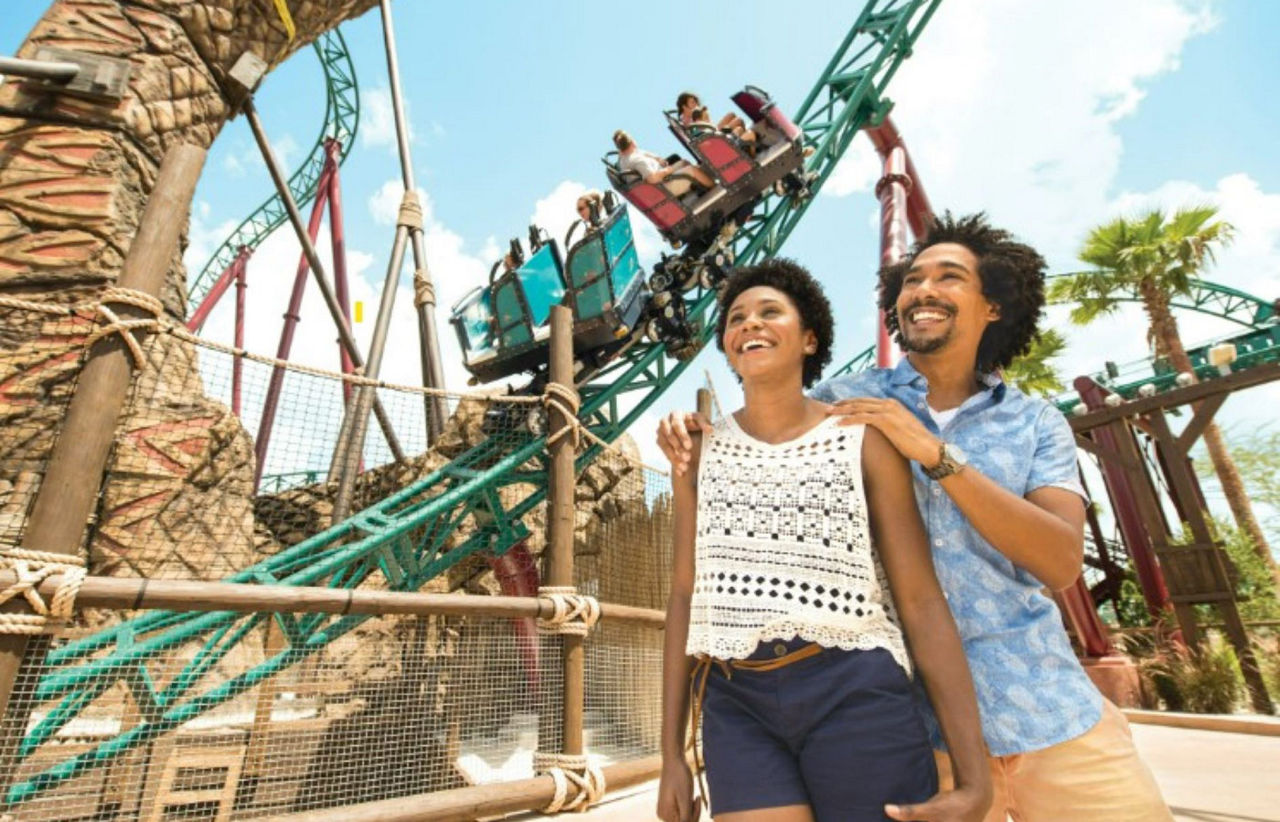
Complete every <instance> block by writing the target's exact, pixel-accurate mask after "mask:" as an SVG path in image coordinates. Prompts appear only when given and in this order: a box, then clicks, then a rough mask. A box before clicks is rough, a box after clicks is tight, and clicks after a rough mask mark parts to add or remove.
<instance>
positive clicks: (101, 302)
mask: <svg viewBox="0 0 1280 822" xmlns="http://www.w3.org/2000/svg"><path fill="white" fill-rule="evenodd" d="M107 303H120V304H122V305H131V306H133V307H134V308H136V309H138V310H140V311H145V312H147V313H148V314H150V316H149V317H138V318H137V319H133V320H124V319H121V318H120V316H119V315H118V314H116V312H114V311H112V310H111V308H110V306H108V305H107ZM95 308H96V309H97V313H98V316H100V317H102V318H103V319H104V320H105V322H103V323H102V324H101V325H99V326H98V327H97V328H95V329H94V330H93V333H91V334H90V335H89V339H88V340H86V341H85V347H86V348H92V347H93V344H94V343H96V342H97V341H98V340H100V339H102V338H103V337H106V336H108V335H110V334H119V335H120V339H121V340H122V341H123V342H124V344H125V346H126V347H127V348H128V349H129V355H130V356H131V357H133V366H134V368H139V369H140V368H142V367H143V366H144V365H146V362H147V361H146V358H145V357H144V355H143V353H142V345H141V344H140V343H139V342H138V338H137V337H135V336H133V334H132V333H131V332H133V331H159V330H160V328H161V321H162V317H161V315H162V314H163V313H164V303H162V302H160V300H158V299H157V298H155V297H153V296H151V295H150V294H148V293H146V292H145V291H135V290H133V289H132V288H108V289H107V290H106V291H104V292H102V296H101V297H100V298H99V299H98V304H97V305H96V306H95Z"/></svg>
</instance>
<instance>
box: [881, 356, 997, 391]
mask: <svg viewBox="0 0 1280 822" xmlns="http://www.w3.org/2000/svg"><path fill="white" fill-rule="evenodd" d="M889 382H890V383H892V384H893V385H914V386H916V387H918V388H926V389H927V388H928V387H929V381H928V380H927V379H925V376H924V375H923V374H921V373H920V372H919V371H917V370H916V367H915V366H914V365H912V364H911V360H910V359H909V358H908V357H903V358H902V359H900V360H898V364H897V365H895V366H894V367H893V370H892V371H891V372H890V374H889ZM978 382H980V383H982V384H983V385H985V386H986V387H987V389H988V390H989V391H990V392H991V397H992V399H993V400H995V401H996V402H1000V401H1001V400H1003V399H1004V393H1005V388H1006V386H1005V382H1004V379H1003V378H1001V376H1000V373H999V372H997V371H991V372H988V373H986V374H979V375H978Z"/></svg>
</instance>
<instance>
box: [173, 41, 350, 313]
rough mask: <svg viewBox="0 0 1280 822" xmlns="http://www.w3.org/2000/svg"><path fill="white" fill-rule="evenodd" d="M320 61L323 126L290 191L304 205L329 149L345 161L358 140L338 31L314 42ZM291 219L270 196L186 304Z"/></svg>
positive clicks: (216, 255) (346, 57)
mask: <svg viewBox="0 0 1280 822" xmlns="http://www.w3.org/2000/svg"><path fill="white" fill-rule="evenodd" d="M312 48H314V49H315V52H316V55H317V56H318V57H319V58H320V68H321V70H322V71H323V72H324V87H325V91H324V124H323V125H322V126H321V127H320V134H319V136H317V137H316V142H315V145H313V146H312V147H311V151H309V152H308V153H307V158H306V159H305V160H303V161H302V165H300V166H298V169H297V170H296V171H294V172H293V176H291V177H290V178H289V191H290V192H291V193H292V194H293V199H294V201H295V202H297V203H298V205H299V207H301V206H302V205H303V204H305V203H308V202H310V201H311V200H312V198H314V197H315V196H316V184H317V183H318V182H319V181H320V170H321V169H322V168H323V167H324V145H325V143H326V142H327V141H328V140H335V141H337V143H338V145H339V147H340V148H339V152H340V153H339V156H338V162H339V163H342V162H345V161H346V159H347V155H348V154H350V153H351V144H352V143H353V142H355V140H354V138H355V136H356V127H357V126H358V125H359V122H360V94H359V89H358V88H357V86H356V70H355V66H354V65H353V64H352V62H351V54H350V52H348V51H347V43H346V41H345V40H343V39H342V35H341V34H340V33H339V32H338V30H337V29H333V30H331V31H327V32H325V33H324V34H322V35H320V36H319V37H317V38H316V41H315V43H313V44H312ZM288 218H289V215H288V214H287V213H286V212H285V210H284V203H283V202H282V201H281V199H280V195H279V194H276V195H275V196H273V197H270V198H269V199H268V200H267V201H266V202H264V203H263V204H262V205H260V206H258V207H257V208H256V209H254V210H253V211H252V212H250V214H249V216H248V217H245V218H244V221H243V222H241V223H240V225H238V226H237V227H236V229H235V231H232V232H231V234H230V235H228V237H227V238H226V239H225V240H223V241H222V245H220V246H218V250H217V251H215V252H213V256H212V257H210V258H209V261H208V262H207V263H205V265H204V268H202V269H200V272H199V273H198V274H196V275H195V277H193V278H192V279H191V281H190V282H189V283H188V285H187V303H188V305H189V307H190V309H191V310H193V311H194V310H195V308H196V307H197V306H198V305H200V301H201V300H202V299H204V296H205V295H206V294H208V293H209V289H210V288H212V287H213V284H214V282H215V281H216V280H217V279H218V275H219V274H221V273H222V272H223V271H226V270H227V267H228V266H230V265H231V263H232V262H234V261H235V259H236V255H238V254H239V253H240V249H242V248H247V249H249V250H253V249H255V248H257V247H258V246H259V245H261V244H262V241H263V240H265V239H266V238H267V236H268V235H269V234H271V232H272V231H275V230H276V229H277V228H278V227H279V226H280V225H281V224H283V223H284V221H285V220H287V219H288Z"/></svg>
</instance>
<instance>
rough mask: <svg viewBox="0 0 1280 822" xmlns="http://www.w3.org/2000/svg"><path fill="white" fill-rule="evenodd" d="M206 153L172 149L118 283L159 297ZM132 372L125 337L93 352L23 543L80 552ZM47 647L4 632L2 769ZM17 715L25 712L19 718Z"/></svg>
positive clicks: (127, 314) (0, 655) (107, 340)
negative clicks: (30, 670) (24, 690)
mask: <svg viewBox="0 0 1280 822" xmlns="http://www.w3.org/2000/svg"><path fill="white" fill-rule="evenodd" d="M204 157H205V151H204V149H202V148H200V147H198V146H193V145H178V146H175V147H174V148H173V149H171V150H170V151H168V152H167V153H166V154H165V156H164V161H163V162H162V163H161V164H160V172H159V175H158V177H157V178H156V184H155V188H154V189H153V190H152V192H151V197H150V198H149V199H148V200H147V207H146V210H145V211H143V213H142V219H141V221H140V222H139V224H138V231H137V233H136V234H135V235H134V238H133V244H132V245H130V246H129V254H128V256H127V257H125V261H124V265H123V267H122V269H121V273H120V278H119V280H117V281H116V284H117V286H118V287H120V288H129V289H133V290H135V291H141V292H144V293H146V294H150V295H151V296H153V297H158V296H160V290H161V287H162V286H163V285H164V280H165V274H166V273H167V272H168V270H169V265H170V264H171V263H172V262H173V259H174V254H175V253H176V252H177V250H178V237H179V235H180V233H181V231H182V228H183V226H184V225H185V223H186V221H185V220H183V219H175V217H176V216H178V215H185V214H186V213H187V212H188V210H189V209H190V206H191V196H192V194H194V192H195V187H196V180H198V179H199V178H200V169H201V168H202V166H203V165H204ZM115 311H116V313H117V314H118V315H119V316H120V317H121V319H125V320H128V319H137V318H140V317H143V316H145V314H144V313H142V312H141V311H139V310H138V309H135V308H133V307H132V306H128V305H120V306H117V307H115ZM132 374H133V362H132V360H131V359H130V353H129V351H128V349H127V348H126V346H125V343H124V341H123V340H121V339H120V336H119V335H118V334H110V335H107V336H105V337H103V338H102V339H101V340H99V341H98V343H97V344H96V345H94V346H93V349H92V350H91V351H90V352H89V359H88V361H87V362H86V363H85V366H84V370H83V371H82V372H81V373H80V379H79V381H78V382H77V384H76V390H75V395H74V396H73V397H72V398H71V405H70V407H69V408H68V410H67V417H66V422H65V423H64V424H63V426H62V431H61V432H60V434H59V436H58V438H57V440H56V441H55V443H54V446H53V453H52V455H51V456H50V458H49V466H48V469H47V470H46V471H45V476H44V481H43V482H42V483H41V485H40V491H39V493H38V494H37V495H36V501H35V505H34V506H33V508H32V512H31V517H30V519H28V521H27V528H26V532H25V534H24V536H23V540H22V547H23V548H26V549H28V550H33V551H47V552H50V553H55V554H67V555H70V556H78V555H79V553H80V542H81V540H83V539H84V533H85V524H86V523H88V521H89V517H90V515H91V514H92V513H93V508H94V504H95V502H96V501H97V497H98V490H99V487H100V486H101V484H102V472H103V471H104V470H105V468H106V464H107V454H108V453H109V451H110V449H111V439H112V436H113V435H114V434H115V430H116V424H117V423H118V422H119V419H120V412H121V410H122V409H123V407H124V402H125V397H126V396H127V394H128V390H129V383H130V382H131V378H132ZM47 647H48V640H47V638H45V637H39V638H37V639H36V640H35V641H32V642H29V641H28V638H27V637H25V636H20V635H0V717H3V718H4V721H3V722H0V728H4V729H7V730H6V731H5V732H4V736H2V737H0V773H10V772H11V771H10V770H9V769H8V768H7V767H6V766H7V764H8V762H9V761H10V760H9V758H10V756H11V754H12V752H13V746H14V745H16V743H17V741H18V739H19V738H20V737H21V736H22V734H23V732H24V730H25V728H26V722H25V711H26V709H27V707H28V706H27V704H26V703H27V699H25V698H23V697H24V696H26V695H25V694H19V695H18V696H19V698H18V699H16V700H13V701H12V704H11V699H10V698H11V696H13V692H14V688H13V685H14V682H15V680H16V679H17V677H18V674H19V669H20V668H21V667H26V666H38V665H40V664H41V663H42V662H43V660H44V651H45V649H46V648H47ZM17 712H22V713H23V714H24V717H23V718H17V717H15V716H14V714H15V713H17Z"/></svg>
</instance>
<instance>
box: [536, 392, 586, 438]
mask: <svg viewBox="0 0 1280 822" xmlns="http://www.w3.org/2000/svg"><path fill="white" fill-rule="evenodd" d="M545 390H546V393H544V394H543V395H542V405H543V407H544V408H546V409H547V412H548V413H550V412H551V411H559V412H560V414H561V416H563V417H564V418H565V419H566V420H567V421H568V425H566V426H565V427H564V428H561V429H560V430H559V431H556V432H555V433H554V434H549V435H547V448H548V449H550V448H551V446H553V445H555V444H556V443H557V442H559V441H560V438H561V437H564V436H568V437H569V439H570V441H571V442H572V443H573V447H574V448H577V447H578V443H579V442H581V439H580V437H579V434H580V433H581V432H582V431H583V430H584V428H583V426H582V423H581V422H579V420H578V409H579V408H581V407H582V400H581V398H579V397H578V392H577V391H576V390H575V389H574V388H573V387H572V386H569V385H561V384H560V383H558V382H552V383H547V387H546V389H545ZM588 433H590V432H588Z"/></svg>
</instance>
